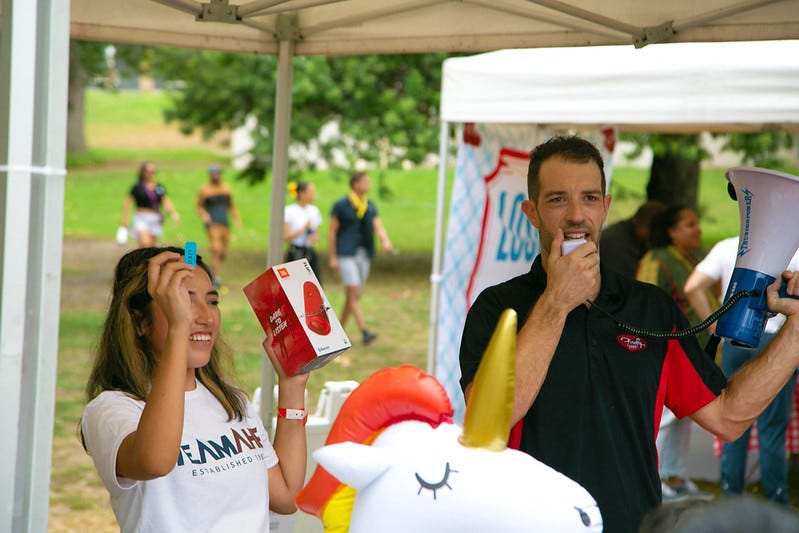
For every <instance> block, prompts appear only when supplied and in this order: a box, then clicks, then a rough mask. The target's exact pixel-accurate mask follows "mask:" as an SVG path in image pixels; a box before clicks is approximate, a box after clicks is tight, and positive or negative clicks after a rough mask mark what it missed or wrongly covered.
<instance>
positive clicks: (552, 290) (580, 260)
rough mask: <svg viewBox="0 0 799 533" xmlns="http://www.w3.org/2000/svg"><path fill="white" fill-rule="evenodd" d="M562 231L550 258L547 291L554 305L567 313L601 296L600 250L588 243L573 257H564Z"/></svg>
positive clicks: (555, 239) (573, 254)
mask: <svg viewBox="0 0 799 533" xmlns="http://www.w3.org/2000/svg"><path fill="white" fill-rule="evenodd" d="M563 240H564V237H563V230H560V229H559V230H558V233H557V235H555V238H554V240H553V241H552V246H551V249H550V251H549V256H548V257H547V269H546V270H547V288H546V290H545V291H544V292H545V294H547V293H548V296H549V298H548V299H549V301H550V302H551V304H552V305H555V306H557V307H559V308H562V309H564V310H565V311H566V312H567V313H568V312H569V311H571V310H572V309H574V308H576V307H577V306H579V305H580V304H583V303H585V301H586V300H589V299H590V300H593V299H594V298H596V296H597V294H599V284H600V280H601V278H600V275H599V250H598V249H597V246H596V244H595V243H594V242H593V241H587V242H585V243H584V244H582V245H581V246H579V247H578V248H576V249H575V250H574V251H573V252H572V253H570V254H568V255H565V256H564V255H561V244H563Z"/></svg>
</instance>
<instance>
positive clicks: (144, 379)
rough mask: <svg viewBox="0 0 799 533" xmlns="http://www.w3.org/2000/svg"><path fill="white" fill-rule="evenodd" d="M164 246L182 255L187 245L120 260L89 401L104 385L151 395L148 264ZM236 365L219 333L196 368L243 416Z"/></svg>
mask: <svg viewBox="0 0 799 533" xmlns="http://www.w3.org/2000/svg"><path fill="white" fill-rule="evenodd" d="M164 251H171V252H176V253H179V254H181V255H183V249H182V248H177V247H174V246H169V247H153V248H139V249H136V250H133V251H131V252H128V253H127V254H125V255H124V256H122V258H121V259H120V260H119V263H117V266H116V268H115V270H114V285H113V291H112V294H111V304H110V305H109V309H108V315H107V316H106V319H105V323H104V324H103V329H102V333H101V335H100V342H99V346H98V348H97V352H96V354H95V359H94V364H93V366H92V370H91V373H90V375H89V381H88V383H87V384H86V398H87V400H88V401H91V400H92V399H93V398H95V397H96V396H97V395H99V394H100V393H101V392H103V391H106V390H117V391H122V392H124V393H126V394H129V395H130V396H131V397H133V398H135V399H137V400H141V401H147V396H148V394H149V391H150V380H151V378H152V375H153V372H154V370H155V367H156V364H157V362H156V359H155V354H154V351H153V347H152V344H151V343H150V340H149V338H148V337H147V335H145V334H144V333H143V332H144V330H145V326H147V325H149V324H151V323H152V319H153V315H152V309H151V306H150V303H151V302H152V296H150V293H149V292H147V264H148V261H149V260H150V258H152V257H154V256H156V255H158V254H160V253H161V252H164ZM197 266H198V267H200V268H202V269H203V270H205V272H206V273H207V274H208V277H209V278H211V279H213V276H212V274H211V269H210V268H208V265H206V264H205V262H203V260H202V258H201V257H200V256H199V255H198V256H197ZM232 366H233V363H232V357H231V352H230V348H229V347H228V346H227V344H226V343H225V342H224V341H223V340H222V339H221V338H220V337H218V338H217V340H216V343H215V344H214V346H213V348H212V349H211V358H210V360H209V361H208V364H206V365H205V366H203V367H201V368H198V369H197V370H196V373H197V379H198V380H199V381H200V382H201V383H202V384H203V385H205V387H207V388H208V390H209V391H211V393H212V394H213V395H214V396H215V397H216V399H217V400H219V403H221V404H222V406H223V407H224V408H225V411H226V412H227V414H228V417H229V420H232V419H233V418H237V419H239V420H241V419H242V418H244V416H245V414H246V411H247V399H246V395H245V394H244V392H242V391H241V389H239V388H238V387H237V386H236V385H234V384H233V382H232V381H231V380H230V378H228V377H227V376H228V374H229V372H232Z"/></svg>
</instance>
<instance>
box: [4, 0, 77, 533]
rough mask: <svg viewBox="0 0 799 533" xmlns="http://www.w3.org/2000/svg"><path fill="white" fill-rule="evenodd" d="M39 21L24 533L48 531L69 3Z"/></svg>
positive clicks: (22, 449) (43, 9)
mask: <svg viewBox="0 0 799 533" xmlns="http://www.w3.org/2000/svg"><path fill="white" fill-rule="evenodd" d="M38 7H39V12H38V16H37V26H38V27H37V31H36V35H37V40H36V78H35V80H34V81H35V91H36V92H35V94H34V115H33V164H34V168H33V171H32V173H31V205H30V213H31V217H30V229H29V243H28V287H27V295H26V309H27V310H28V318H27V321H26V325H25V344H24V347H23V359H22V360H23V363H22V392H21V399H20V403H21V409H20V413H21V416H20V431H19V437H18V442H19V448H18V450H19V453H18V455H17V473H16V477H17V493H18V494H21V495H22V518H21V524H20V525H21V526H22V528H21V529H22V530H23V531H30V532H34V531H35V532H42V533H43V532H45V531H47V517H48V503H49V494H50V470H51V466H52V461H51V458H52V447H53V421H54V419H55V391H56V378H57V372H56V369H57V366H58V326H59V316H60V301H61V251H62V248H63V240H64V235H63V233H64V185H65V176H66V170H65V169H64V165H65V162H66V145H67V143H66V136H67V92H68V87H69V68H68V65H69V22H68V19H69V5H68V3H67V2H63V1H61V0H40V1H39V2H38Z"/></svg>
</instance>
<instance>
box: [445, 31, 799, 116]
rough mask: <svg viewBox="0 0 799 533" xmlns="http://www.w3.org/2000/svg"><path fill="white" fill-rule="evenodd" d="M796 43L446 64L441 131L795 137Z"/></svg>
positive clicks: (546, 51)
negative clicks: (601, 128)
mask: <svg viewBox="0 0 799 533" xmlns="http://www.w3.org/2000/svg"><path fill="white" fill-rule="evenodd" d="M797 57H799V41H764V42H749V43H739V42H736V43H680V44H671V45H653V46H648V47H646V48H644V49H641V50H636V49H634V48H633V47H632V46H596V47H590V48H541V49H530V50H501V51H498V52H489V53H486V54H480V55H477V56H472V57H459V58H450V59H447V60H446V61H445V62H444V67H443V77H442V83H441V119H442V120H444V121H446V122H491V123H535V124H551V125H579V124H617V125H619V126H621V127H622V128H627V129H636V128H637V129H645V130H647V131H651V130H653V129H660V130H662V129H679V130H682V131H686V130H697V129H699V130H701V129H711V130H718V129H723V130H725V131H730V130H731V129H761V128H764V127H773V126H781V127H790V128H799V61H797Z"/></svg>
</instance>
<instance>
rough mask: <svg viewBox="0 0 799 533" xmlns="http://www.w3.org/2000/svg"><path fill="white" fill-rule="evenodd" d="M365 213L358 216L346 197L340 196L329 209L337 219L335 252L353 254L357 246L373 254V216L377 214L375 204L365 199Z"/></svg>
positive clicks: (372, 255) (370, 254) (371, 255)
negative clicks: (361, 216)
mask: <svg viewBox="0 0 799 533" xmlns="http://www.w3.org/2000/svg"><path fill="white" fill-rule="evenodd" d="M366 205H367V208H366V213H364V215H363V218H358V213H357V211H356V210H355V207H354V206H353V205H352V203H351V202H350V200H349V198H348V197H346V196H345V197H344V198H341V199H340V200H338V201H337V202H336V203H335V204H333V209H332V211H331V213H330V214H331V216H334V217H336V218H337V219H338V223H339V226H338V232H337V233H336V254H337V255H355V250H357V249H358V247H359V246H362V247H364V248H366V251H367V252H368V253H369V257H374V255H375V238H374V226H373V223H374V218H375V217H376V216H377V206H376V205H375V204H374V203H373V202H372V201H371V200H367V204H366Z"/></svg>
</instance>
